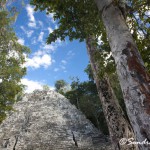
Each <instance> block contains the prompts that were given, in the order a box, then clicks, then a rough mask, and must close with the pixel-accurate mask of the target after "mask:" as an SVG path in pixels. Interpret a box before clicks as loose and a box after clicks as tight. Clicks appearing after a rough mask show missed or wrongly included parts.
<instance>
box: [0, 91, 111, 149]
mask: <svg viewBox="0 0 150 150" xmlns="http://www.w3.org/2000/svg"><path fill="white" fill-rule="evenodd" d="M14 109H15V112H12V113H10V114H9V115H8V117H7V119H6V120H5V121H3V123H2V124H1V125H0V150H76V149H82V150H88V149H89V150H101V149H105V150H106V149H110V146H109V145H110V144H109V142H108V140H106V139H107V138H106V136H104V135H103V134H102V133H101V132H100V131H99V130H97V129H96V128H95V127H94V125H93V124H92V123H91V122H90V121H89V120H87V119H86V117H85V116H84V115H83V114H82V113H81V112H80V111H79V110H78V109H77V108H76V107H75V106H74V105H72V104H70V102H69V101H68V100H67V99H66V98H65V97H64V96H62V95H61V94H58V93H56V92H55V91H44V90H43V91H38V90H37V91H35V92H33V93H32V94H25V96H24V97H23V99H22V101H19V102H17V103H16V104H15V105H14Z"/></svg>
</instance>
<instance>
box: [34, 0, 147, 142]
mask: <svg viewBox="0 0 150 150" xmlns="http://www.w3.org/2000/svg"><path fill="white" fill-rule="evenodd" d="M34 2H35V4H36V8H39V9H41V10H44V9H45V8H48V12H49V13H50V12H54V13H55V15H54V17H55V18H59V23H60V26H59V29H57V30H55V31H54V32H53V33H52V34H51V35H50V36H49V37H48V40H47V41H48V43H50V42H51V41H55V40H56V39H57V38H58V37H61V39H62V40H63V39H64V38H65V36H69V37H70V40H72V39H73V38H75V39H77V38H79V39H80V40H83V39H86V40H88V38H89V35H92V36H93V35H94V37H97V36H100V35H101V36H102V38H101V39H102V40H103V37H105V33H106V32H107V37H108V40H109V44H110V47H111V51H112V54H113V57H114V59H115V62H116V65H117V72H118V75H119V76H120V77H119V78H120V83H121V87H122V91H123V95H124V99H125V103H126V108H127V112H128V116H129V119H130V121H131V123H132V126H133V128H134V131H135V133H136V137H137V140H138V141H142V140H144V139H145V138H147V139H150V138H149V135H150V134H149V131H150V130H149V120H148V118H149V114H148V112H149V111H148V109H149V102H148V99H149V85H148V83H149V79H148V78H149V77H148V74H147V73H146V72H145V68H144V67H143V66H144V63H143V62H142V60H141V58H140V55H139V53H138V52H137V50H136V49H137V48H136V44H135V43H134V42H133V41H134V40H133V38H132V35H131V33H130V32H129V29H128V27H127V25H126V24H125V20H124V17H123V15H122V12H124V10H123V11H121V10H122V9H121V10H120V5H118V3H116V1H112V2H110V1H107V0H103V1H102V2H101V1H98V0H97V1H96V2H97V5H98V8H99V10H100V14H101V15H102V18H103V20H102V21H101V19H99V16H98V13H97V12H98V11H97V9H96V7H95V6H94V4H93V3H92V1H90V0H89V1H88V0H87V1H82V2H81V1H80V2H79V1H73V0H70V1H63V2H60V1H57V2H55V4H54V2H53V1H51V2H49V3H45V2H44V1H42V2H39V1H36V0H34ZM144 2H145V3H144V8H146V6H147V8H149V7H148V5H147V3H146V1H144ZM141 3H142V2H141V1H138V4H141ZM134 4H137V3H136V2H134V1H133V3H132V1H129V4H128V6H130V8H134V9H133V11H137V9H136V7H135V6H137V5H134ZM49 6H51V8H50V7H49ZM63 6H64V7H63ZM65 8H66V9H67V10H66V9H65ZM121 8H125V7H124V3H123V7H122V6H121ZM115 9H116V10H115ZM111 11H112V12H111ZM144 11H145V9H142V10H140V11H138V12H139V14H140V15H141V16H142V17H143V18H144V17H145V16H144V15H143V14H144ZM129 12H130V13H131V9H130V10H129ZM114 14H115V15H116V16H117V17H116V16H115V15H114ZM123 14H125V13H123ZM113 15H114V16H113ZM124 16H125V15H124ZM133 16H134V13H131V14H128V17H129V18H128V20H129V21H127V23H128V25H131V24H132V21H131V22H130V19H133ZM68 20H69V21H68ZM148 20H149V18H148V19H146V21H145V22H147V21H148ZM133 22H136V21H135V20H134V21H133ZM102 23H104V26H105V27H106V32H105V28H104V27H103V25H102ZM139 24H140V23H139V22H137V23H136V24H132V25H133V26H132V28H130V29H131V30H134V33H133V36H137V35H135V33H136V32H138V30H139ZM118 26H119V30H118ZM114 27H115V29H114ZM140 27H141V26H140ZM143 29H144V30H143ZM142 30H143V31H146V33H145V35H146V36H145V35H144V37H145V38H144V39H141V38H140V39H139V38H138V37H137V38H136V39H135V40H136V42H137V44H138V45H140V46H141V47H140V48H141V51H142V52H143V51H145V48H144V47H145V45H144V44H143V45H142V44H141V43H142V42H144V43H147V42H146V41H147V40H148V39H149V30H148V27H146V24H144V27H142ZM112 32H113V33H112ZM112 35H113V36H112ZM122 35H124V36H125V37H124V36H122ZM120 37H121V38H120ZM105 41H107V40H106V38H105V40H103V42H105ZM123 46H124V47H123ZM147 47H149V46H148V45H147ZM129 49H130V50H129ZM146 49H147V48H146ZM118 52H119V53H118ZM121 52H122V53H121ZM126 52H127V53H126ZM130 52H131V53H130ZM147 52H148V51H146V53H147ZM133 56H134V57H133ZM145 56H146V55H144V56H143V58H144V60H145V62H147V59H145V58H146V57H145ZM118 60H119V61H118ZM120 60H121V61H120ZM127 60H128V61H127ZM118 62H119V63H118ZM127 62H128V63H127ZM132 64H135V65H134V66H133V65H132ZM138 72H141V75H139V74H138ZM134 79H135V81H134ZM140 79H141V81H144V83H142V82H141V81H140ZM130 80H131V81H132V83H131V82H130ZM144 87H146V89H144ZM138 91H140V92H138ZM138 94H139V95H140V96H138ZM143 96H144V97H143ZM127 99H128V100H127ZM132 99H133V100H132ZM137 99H138V102H137ZM142 100H143V101H144V103H145V104H148V105H144V104H142V105H144V106H142V105H141V103H139V102H142ZM135 105H136V106H135ZM132 108H134V109H132ZM134 110H136V111H134ZM139 112H142V114H143V115H141V114H139ZM135 113H136V114H138V115H136V116H135V115H134V114H135ZM139 122H140V123H139ZM141 122H142V126H141V125H140V124H141ZM144 124H145V125H146V126H147V129H146V128H145V125H144ZM146 131H148V132H146ZM147 133H148V134H147Z"/></svg>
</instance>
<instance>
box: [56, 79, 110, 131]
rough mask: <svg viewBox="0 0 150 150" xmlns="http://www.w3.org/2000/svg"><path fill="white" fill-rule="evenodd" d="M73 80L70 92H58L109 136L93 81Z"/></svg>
mask: <svg viewBox="0 0 150 150" xmlns="http://www.w3.org/2000/svg"><path fill="white" fill-rule="evenodd" d="M72 80H73V81H72V83H71V89H70V90H69V91H66V92H62V91H61V90H59V91H58V92H59V93H61V94H63V95H64V96H65V97H66V98H67V99H69V101H70V102H71V103H72V104H73V105H75V106H76V107H77V108H78V109H79V110H81V111H82V112H83V113H84V114H85V116H86V117H87V118H88V119H89V120H91V122H92V123H93V124H94V125H95V126H96V127H97V128H99V129H100V130H101V131H102V132H103V133H104V134H108V128H107V124H106V121H105V117H104V114H103V111H102V106H101V104H100V100H99V97H98V93H97V89H96V85H95V83H94V82H93V81H86V82H80V81H79V79H78V78H73V79H72ZM58 81H59V80H58ZM56 82H57V81H56ZM65 83H66V82H65Z"/></svg>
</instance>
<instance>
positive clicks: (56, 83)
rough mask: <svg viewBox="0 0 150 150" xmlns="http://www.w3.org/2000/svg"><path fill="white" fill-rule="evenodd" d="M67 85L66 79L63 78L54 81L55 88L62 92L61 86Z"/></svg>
mask: <svg viewBox="0 0 150 150" xmlns="http://www.w3.org/2000/svg"><path fill="white" fill-rule="evenodd" d="M66 85H67V83H66V81H64V80H57V81H56V82H55V89H56V91H57V92H59V93H63V88H64V87H65V86H66Z"/></svg>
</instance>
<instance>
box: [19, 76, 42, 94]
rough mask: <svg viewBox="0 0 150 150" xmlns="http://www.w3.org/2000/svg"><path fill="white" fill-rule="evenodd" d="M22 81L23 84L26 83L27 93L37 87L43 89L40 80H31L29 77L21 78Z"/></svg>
mask: <svg viewBox="0 0 150 150" xmlns="http://www.w3.org/2000/svg"><path fill="white" fill-rule="evenodd" d="M21 83H22V84H23V85H26V89H25V92H26V93H31V92H33V91H34V90H36V89H40V90H41V89H43V85H42V83H40V82H38V81H33V80H29V79H26V78H24V79H21Z"/></svg>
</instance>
